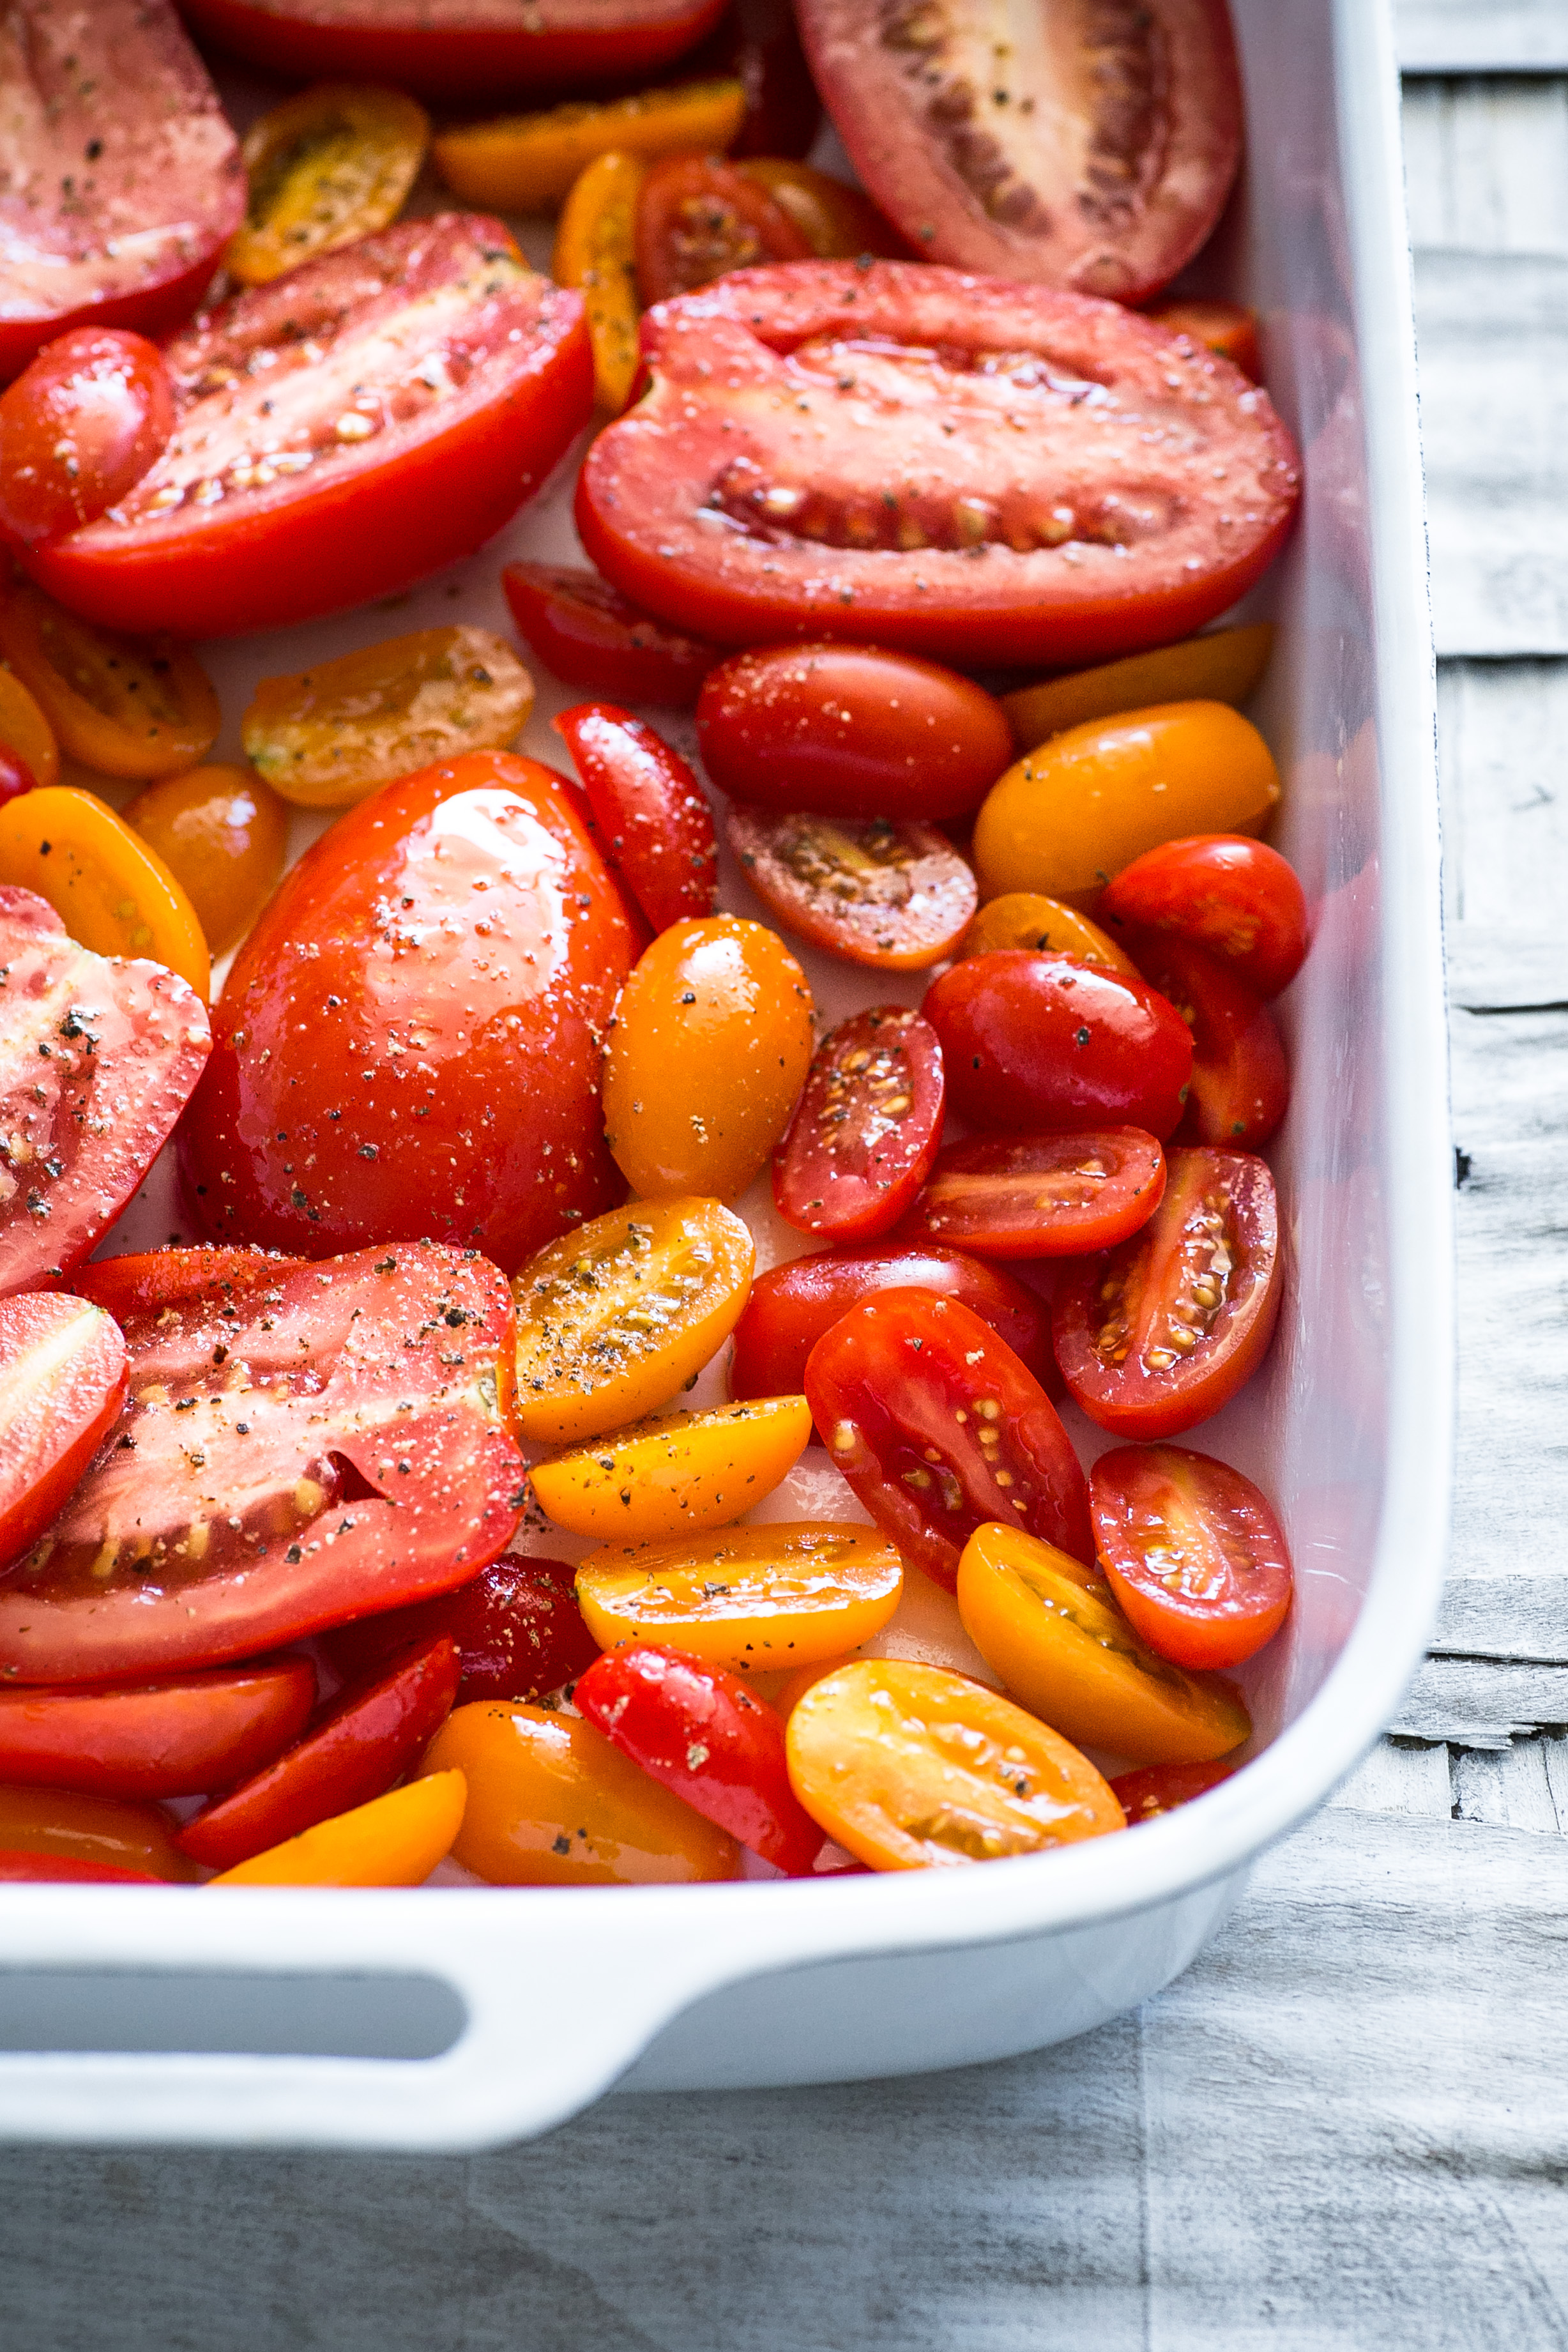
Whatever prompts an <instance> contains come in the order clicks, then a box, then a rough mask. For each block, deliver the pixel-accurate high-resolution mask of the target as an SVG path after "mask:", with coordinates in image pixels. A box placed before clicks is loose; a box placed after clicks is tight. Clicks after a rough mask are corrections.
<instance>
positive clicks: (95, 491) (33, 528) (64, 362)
mask: <svg viewBox="0 0 1568 2352" xmlns="http://www.w3.org/2000/svg"><path fill="white" fill-rule="evenodd" d="M173 429H174V395H173V391H172V386H171V384H170V381H169V371H168V369H167V368H166V367H165V366H164V364H163V355H162V352H160V351H159V350H158V348H157V346H156V344H154V343H150V342H148V341H146V340H145V338H144V337H142V336H141V335H131V334H127V333H126V332H125V331H124V330H123V329H122V328H111V327H98V328H94V327H78V328H77V329H76V330H75V331H74V332H73V333H71V334H68V335H60V336H57V338H56V340H55V341H53V342H52V343H49V344H47V345H46V346H45V348H44V350H43V351H41V352H39V353H38V356H37V359H36V360H34V361H33V362H32V363H31V365H30V366H28V367H26V368H24V369H23V371H22V373H21V374H20V375H19V376H18V377H17V378H16V382H15V383H13V384H10V385H8V386H7V388H6V389H5V392H4V393H0V537H5V538H9V539H13V540H16V541H20V542H21V544H22V545H23V546H24V547H35V546H37V543H38V542H39V541H40V540H46V539H54V538H57V536H58V534H59V533H60V532H61V531H65V530H75V529H76V527H77V525H78V523H83V522H90V521H91V520H92V519H93V517H94V516H95V515H100V514H101V513H102V512H103V510H104V509H105V507H111V506H112V505H113V504H114V502H115V500H116V499H118V498H120V497H121V496H122V495H123V494H124V492H125V491H127V490H129V489H130V488H131V487H132V485H133V484H134V483H136V482H139V481H140V480H141V477H142V475H143V474H144V473H145V472H146V471H147V468H148V467H149V466H150V465H151V464H152V460H153V459H154V457H157V456H158V455H159V453H160V451H161V450H162V447H163V445H164V443H165V442H166V441H167V440H168V438H169V436H170V434H171V433H172V431H173Z"/></svg>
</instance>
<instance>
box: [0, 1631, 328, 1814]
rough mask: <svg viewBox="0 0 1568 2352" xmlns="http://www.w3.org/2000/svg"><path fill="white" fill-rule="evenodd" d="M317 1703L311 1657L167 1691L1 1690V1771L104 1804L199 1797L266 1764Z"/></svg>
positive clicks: (198, 1678)
mask: <svg viewBox="0 0 1568 2352" xmlns="http://www.w3.org/2000/svg"><path fill="white" fill-rule="evenodd" d="M315 1697H316V1669H315V1667H314V1666H313V1665H312V1664H310V1661H309V1659H308V1658H287V1657H286V1658H277V1659H272V1660H263V1661H261V1662H260V1663H258V1664H253V1665H246V1666H239V1667H216V1668H214V1669H213V1670H212V1671H211V1672H209V1673H205V1674H196V1675H186V1676H185V1677H184V1679H183V1681H180V1682H172V1683H151V1684H144V1685H135V1684H107V1685H98V1686H96V1687H95V1686H89V1687H88V1688H86V1689H78V1688H72V1687H70V1686H67V1687H65V1688H63V1689H55V1690H9V1689H7V1690H0V1773H4V1775H5V1779H6V1780H10V1781H13V1782H18V1781H21V1782H28V1783H32V1784H35V1785H37V1784H38V1783H42V1784H43V1785H44V1786H46V1787H47V1788H53V1789H80V1790H87V1791H89V1792H90V1793H92V1794H94V1795H98V1796H103V1797H199V1796H200V1795H202V1793H203V1792H204V1790H208V1789H222V1788H226V1787H227V1785H228V1783H229V1782H230V1781H231V1780H243V1779H245V1778H246V1776H247V1775H248V1774H250V1773H252V1772H256V1771H259V1770H260V1769H261V1768H262V1766H263V1765H265V1764H270V1763H271V1761H272V1759H273V1758H274V1757H275V1756H277V1755H278V1754H279V1753H280V1752H281V1751H282V1749H284V1748H287V1746H288V1744H289V1742H290V1740H293V1739H296V1738H298V1736H299V1733H300V1732H301V1731H302V1730H303V1729H304V1727H305V1721H306V1717H308V1715H309V1712H310V1709H311V1706H312V1705H313V1704H314V1702H315ZM197 1858H198V1859H200V1857H199V1856H198V1857H197Z"/></svg>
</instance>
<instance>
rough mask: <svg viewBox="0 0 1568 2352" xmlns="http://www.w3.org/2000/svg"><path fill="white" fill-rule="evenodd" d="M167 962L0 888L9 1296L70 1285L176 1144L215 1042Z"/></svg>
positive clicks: (0, 1050)
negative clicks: (129, 950)
mask: <svg viewBox="0 0 1568 2352" xmlns="http://www.w3.org/2000/svg"><path fill="white" fill-rule="evenodd" d="M211 1036H212V1033H211V1031H210V1029H209V1027H208V1024H207V1008H206V1006H205V1005H204V1003H202V1000H201V998H200V997H199V996H197V995H196V994H195V993H194V992H193V990H192V989H191V988H190V987H189V985H188V984H187V983H186V982H184V981H183V980H179V979H176V977H175V975H174V974H173V973H172V972H171V971H164V970H163V967H162V964H155V963H143V962H141V961H136V962H126V961H122V960H121V959H120V958H119V957H110V956H99V955H93V954H92V953H90V951H89V950H88V949H86V948H79V947H78V946H77V944H76V941H75V940H71V939H68V937H67V936H66V929H65V925H64V924H63V923H62V922H61V920H60V919H59V917H58V916H57V914H56V912H55V910H54V908H52V907H51V906H50V905H49V904H48V902H47V900H46V899H43V898H37V897H35V896H34V894H33V892H32V891H31V890H18V889H15V888H13V887H9V886H7V885H0V1295H4V1294H5V1292H7V1291H15V1290H24V1289H29V1288H35V1287H37V1286H41V1285H45V1284H49V1283H57V1282H61V1281H63V1280H65V1279H66V1277H67V1276H69V1275H70V1274H71V1272H72V1270H73V1269H74V1268H75V1267H77V1266H78V1265H80V1264H81V1262H82V1260H83V1259H84V1258H85V1257H87V1256H88V1255H89V1254H90V1252H91V1251H92V1250H93V1249H94V1248H95V1247H96V1245H97V1244H98V1243H99V1240H100V1239H101V1238H102V1236H103V1234H106V1233H107V1232H108V1230H109V1228H110V1225H111V1224H112V1223H114V1221H115V1219H116V1217H118V1215H119V1214H120V1211H121V1209H122V1208H123V1207H124V1206H125V1204H126V1202H128V1201H129V1200H130V1198H131V1194H132V1193H133V1192H135V1190H136V1187H137V1186H138V1184H140V1183H141V1179H142V1178H143V1176H144V1175H145V1174H146V1173H147V1171H148V1169H149V1168H151V1166H152V1162H153V1160H155V1159H156V1158H157V1156H158V1154H159V1152H160V1151H161V1150H162V1147H163V1144H164V1143H165V1141H166V1140H167V1139H168V1137H169V1134H170V1131H171V1129H172V1127H173V1125H174V1122H175V1120H176V1119H177V1118H179V1116H180V1113H181V1112H182V1110H183V1108H184V1107H185V1104H186V1102H187V1100H188V1099H189V1097H190V1094H191V1089H192V1088H193V1087H194V1085H195V1083H196V1080H197V1079H198V1078H199V1077H200V1076H201V1074H202V1069H203V1066H204V1063H205V1061H206V1058H207V1054H208V1050H209V1047H210V1045H211Z"/></svg>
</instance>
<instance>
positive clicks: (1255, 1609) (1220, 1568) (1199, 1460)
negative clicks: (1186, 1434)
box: [1089, 1445, 1292, 1667]
mask: <svg viewBox="0 0 1568 2352" xmlns="http://www.w3.org/2000/svg"><path fill="white" fill-rule="evenodd" d="M1089 1510H1090V1516H1091V1517H1092V1520H1093V1523H1094V1544H1095V1549H1096V1550H1097V1552H1098V1553H1099V1556H1100V1562H1101V1565H1102V1567H1103V1569H1104V1570H1105V1573H1106V1575H1107V1576H1108V1577H1109V1578H1110V1580H1111V1584H1112V1588H1113V1591H1114V1592H1115V1594H1116V1598H1117V1599H1118V1601H1120V1602H1121V1604H1122V1606H1123V1608H1124V1610H1125V1611H1126V1612H1127V1615H1128V1617H1129V1618H1130V1619H1131V1621H1132V1622H1133V1624H1134V1627H1135V1628H1136V1630H1137V1631H1138V1633H1141V1634H1142V1635H1143V1638H1144V1640H1145V1642H1147V1643H1148V1644H1149V1647H1150V1648H1151V1649H1152V1650H1157V1651H1158V1652H1159V1654H1160V1655H1161V1657H1162V1658H1170V1659H1171V1660H1173V1661H1174V1663H1175V1664H1176V1665H1178V1666H1196V1667H1212V1666H1239V1665H1240V1664H1243V1662H1244V1661H1245V1660H1246V1659H1248V1658H1250V1657H1252V1656H1254V1655H1255V1654H1257V1652H1258V1651H1260V1649H1261V1648H1262V1647H1263V1645H1264V1643H1266V1642H1271V1641H1272V1640H1273V1638H1274V1635H1275V1634H1276V1633H1278V1632H1279V1630H1280V1628H1281V1625H1282V1624H1283V1623H1284V1622H1285V1619H1286V1616H1287V1615H1288V1614H1289V1612H1290V1607H1291V1587H1292V1574H1291V1554H1290V1549H1289V1547H1288V1545H1287V1544H1286V1541H1285V1537H1284V1532H1283V1530H1282V1529H1281V1526H1280V1522H1279V1520H1278V1519H1277V1518H1276V1517H1275V1516H1274V1513H1273V1511H1272V1510H1271V1509H1270V1506H1269V1503H1268V1501H1267V1499H1266V1498H1265V1496H1262V1495H1261V1494H1260V1493H1259V1491H1258V1488H1257V1487H1256V1486H1254V1485H1253V1484H1252V1481H1251V1480H1250V1478H1244V1477H1243V1476H1242V1475H1241V1473H1240V1471H1239V1470H1233V1469H1232V1468H1231V1467H1230V1465H1229V1464H1228V1462H1217V1461H1215V1460H1214V1459H1213V1457H1212V1456H1211V1455H1209V1454H1195V1453H1193V1452H1192V1451H1191V1449H1190V1448H1189V1447H1187V1446H1185V1445H1148V1446H1144V1445H1125V1446H1118V1447H1117V1448H1116V1449H1115V1450H1114V1451H1113V1452H1112V1453H1110V1454H1102V1455H1101V1456H1100V1458H1099V1460H1098V1461H1097V1462H1096V1463H1095V1465H1094V1467H1093V1469H1092V1471H1091V1472H1090V1475H1089Z"/></svg>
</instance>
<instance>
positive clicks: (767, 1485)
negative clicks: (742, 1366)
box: [533, 1396, 811, 1543]
mask: <svg viewBox="0 0 1568 2352" xmlns="http://www.w3.org/2000/svg"><path fill="white" fill-rule="evenodd" d="M810 1436H811V1411H810V1406H809V1405H808V1404H807V1402H806V1400H805V1398H804V1396H768V1397H758V1398H755V1399H752V1400H750V1401H748V1402H740V1403H733V1404H726V1405H716V1406H715V1407H714V1408H713V1409H712V1410H711V1411H710V1412H673V1413H665V1414H664V1415H663V1416H661V1417H660V1418H659V1419H658V1420H654V1421H644V1422H632V1423H631V1424H630V1426H629V1427H627V1428H625V1429H618V1430H617V1431H616V1432H615V1433H614V1434H613V1435H612V1436H610V1437H605V1438H601V1439H598V1440H591V1441H590V1442H589V1443H588V1444H586V1445H581V1446H579V1447H578V1448H576V1449H575V1451H573V1452H571V1453H570V1454H558V1455H557V1456H556V1457H555V1459H554V1460H553V1461H549V1462H536V1463H535V1465H534V1467H533V1488H534V1494H535V1496H537V1498H538V1503H539V1506H540V1508H541V1509H542V1510H543V1511H544V1512H545V1513H546V1515H547V1516H548V1517H550V1518H552V1519H554V1521H555V1522H556V1524H557V1526H558V1527H563V1528H570V1530H571V1532H572V1534H573V1535H580V1536H591V1537H592V1538H594V1539H595V1540H596V1541H597V1542H599V1543H603V1542H605V1541H606V1540H613V1539H614V1538H617V1537H624V1538H627V1539H629V1540H630V1541H632V1542H633V1543H658V1542H661V1541H663V1540H664V1539H665V1538H669V1537H673V1536H677V1535H679V1534H680V1533H681V1531H682V1529H683V1528H721V1527H727V1525H728V1524H729V1522H730V1521H731V1520H732V1519H735V1518H738V1517H739V1516H740V1514H741V1513H742V1512H743V1511H749V1510H751V1509H752V1508H753V1507H754V1506H755V1505H757V1504H758V1503H760V1502H761V1501H762V1500H763V1498H764V1497H765V1496H768V1495H770V1494H771V1493H772V1492H773V1489H774V1487H775V1486H779V1484H780V1482H781V1481H782V1480H783V1479H784V1478H786V1477H787V1476H788V1475H789V1472H790V1471H791V1470H792V1469H793V1467H794V1465H795V1464H796V1462H797V1461H798V1460H799V1459H800V1455H801V1454H802V1453H804V1451H805V1449H806V1446H807V1445H808V1444H809V1443H810Z"/></svg>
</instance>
